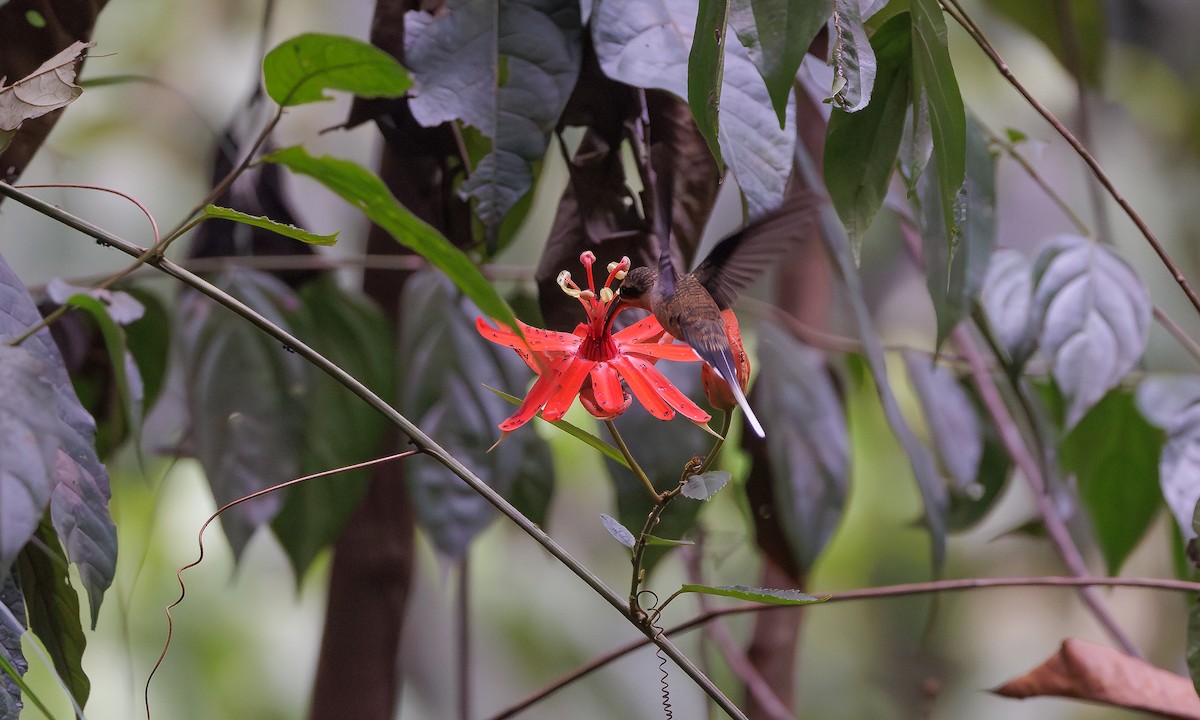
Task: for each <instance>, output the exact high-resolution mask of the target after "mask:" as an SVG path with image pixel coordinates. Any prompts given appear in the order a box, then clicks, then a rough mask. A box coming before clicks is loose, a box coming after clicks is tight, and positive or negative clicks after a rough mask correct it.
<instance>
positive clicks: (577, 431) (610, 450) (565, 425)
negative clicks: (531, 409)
mask: <svg viewBox="0 0 1200 720" xmlns="http://www.w3.org/2000/svg"><path fill="white" fill-rule="evenodd" d="M484 387H485V388H487V389H488V390H491V391H492V392H494V393H496V394H497V395H499V396H500V397H502V398H504V400H506V401H507V402H508V403H510V404H512V405H520V404H521V398H519V397H517V396H516V395H509V394H508V393H506V392H504V391H503V390H497V389H496V388H494V387H488V386H487V385H484ZM537 417H538V419H539V420H542V421H543V422H545V419H544V418H542V414H541V413H540V412H539V413H538V414H537ZM550 424H551V425H553V426H554V427H556V428H558V429H559V430H562V431H563V432H565V433H566V434H568V435H570V436H571V437H573V438H575V439H576V440H580V441H582V442H584V443H586V444H587V445H588V446H589V447H591V448H593V449H595V450H599V451H600V452H602V453H604V456H605V457H606V458H608V459H609V460H612V461H613V462H616V463H620V464H621V465H623V466H624V467H625V469H626V470H628V469H630V468H629V461H628V460H626V459H625V456H624V455H622V454H621V451H620V450H618V449H616V448H615V447H613V446H612V445H609V444H608V443H606V442H604V441H603V440H601V439H600V438H598V437H596V436H595V435H593V434H591V433H590V432H588V431H587V430H584V429H583V428H581V427H579V426H578V425H572V424H571V423H569V422H567V421H566V420H556V421H554V422H552V423H550Z"/></svg>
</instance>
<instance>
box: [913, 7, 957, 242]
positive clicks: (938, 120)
mask: <svg viewBox="0 0 1200 720" xmlns="http://www.w3.org/2000/svg"><path fill="white" fill-rule="evenodd" d="M910 8H911V11H912V31H913V39H912V42H913V104H914V106H915V105H920V104H924V105H925V107H926V108H928V110H929V128H930V132H931V134H932V138H933V159H934V162H935V163H936V165H937V181H938V182H937V184H938V188H939V193H938V194H939V195H940V197H941V204H942V219H943V226H944V227H945V228H946V245H947V247H948V248H949V250H948V252H950V253H953V252H954V248H955V246H956V245H957V240H958V234H959V232H960V231H961V228H960V227H959V223H958V219H957V218H956V217H955V214H954V209H955V207H956V198H957V197H958V191H959V188H961V187H962V184H963V178H964V177H965V175H966V145H967V117H966V109H965V108H964V107H963V101H962V95H961V94H960V92H959V89H958V81H957V80H956V79H955V77H954V67H953V66H952V65H951V64H950V50H949V47H948V46H947V44H946V20H945V18H943V17H942V8H941V6H940V5H939V4H938V0H911V3H910Z"/></svg>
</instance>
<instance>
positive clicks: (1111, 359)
mask: <svg viewBox="0 0 1200 720" xmlns="http://www.w3.org/2000/svg"><path fill="white" fill-rule="evenodd" d="M1034 278H1035V288H1036V289H1035V290H1034V296H1033V323H1034V326H1035V327H1036V329H1037V333H1038V342H1039V345H1040V347H1041V351H1042V353H1043V354H1045V355H1046V357H1047V359H1048V360H1049V361H1050V371H1051V374H1052V375H1053V377H1054V380H1055V382H1056V383H1058V386H1059V388H1060V389H1061V390H1062V393H1063V395H1064V396H1065V397H1066V399H1067V402H1068V405H1067V416H1066V423H1067V427H1071V426H1073V425H1075V423H1077V422H1079V420H1080V418H1082V417H1083V415H1084V413H1086V412H1087V411H1088V409H1090V408H1091V407H1092V406H1093V405H1095V404H1096V402H1098V401H1099V400H1100V398H1102V397H1104V394H1105V393H1107V392H1108V391H1109V389H1111V388H1113V387H1114V386H1116V384H1117V383H1118V382H1119V381H1120V380H1121V378H1123V377H1124V376H1125V374H1126V373H1128V372H1129V371H1130V370H1132V369H1133V368H1134V366H1135V365H1136V364H1137V362H1138V361H1139V360H1140V359H1141V357H1142V353H1143V352H1145V349H1146V341H1147V338H1148V336H1149V332H1150V308H1151V301H1150V294H1149V292H1148V291H1147V290H1146V287H1145V286H1144V285H1143V284H1142V282H1141V280H1140V279H1139V278H1138V276H1137V275H1136V274H1135V273H1134V271H1133V269H1132V268H1130V267H1129V265H1127V264H1126V263H1125V261H1123V260H1121V259H1120V258H1119V257H1117V256H1116V255H1115V254H1114V253H1113V252H1112V250H1110V249H1108V248H1107V247H1104V246H1103V245H1100V244H1098V243H1094V242H1091V241H1090V240H1088V239H1086V238H1082V237H1078V236H1074V235H1060V236H1058V237H1056V238H1054V239H1053V240H1051V241H1050V242H1049V243H1048V244H1047V245H1046V247H1045V248H1044V249H1043V250H1042V253H1041V255H1039V256H1038V260H1037V263H1036V265H1035V267H1034Z"/></svg>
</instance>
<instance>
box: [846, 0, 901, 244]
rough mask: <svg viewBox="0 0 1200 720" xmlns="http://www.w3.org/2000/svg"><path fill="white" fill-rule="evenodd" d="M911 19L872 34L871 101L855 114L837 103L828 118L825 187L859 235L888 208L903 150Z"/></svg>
mask: <svg viewBox="0 0 1200 720" xmlns="http://www.w3.org/2000/svg"><path fill="white" fill-rule="evenodd" d="M856 1H857V0H853V2H856ZM909 18H910V16H909V14H908V13H900V14H898V15H896V16H895V17H893V18H892V19H891V20H888V21H887V22H886V23H884V24H883V26H882V27H880V28H879V30H877V31H876V32H875V35H874V36H873V37H872V38H871V45H872V47H873V48H874V55H873V57H874V58H876V60H877V61H878V66H879V67H878V75H877V76H876V79H875V84H874V90H873V94H872V95H871V96H870V104H869V105H866V107H865V108H863V109H861V110H859V111H858V112H854V113H853V114H851V112H850V111H848V110H843V109H841V108H837V107H835V108H834V109H833V111H832V113H831V114H830V117H829V128H828V130H827V131H826V134H825V157H826V158H827V159H828V161H827V162H826V163H825V185H826V187H827V188H828V190H829V196H830V198H831V199H832V200H833V206H834V207H835V208H836V209H837V212H838V217H840V218H841V219H842V223H843V224H844V225H845V226H846V231H847V232H848V233H849V234H850V236H851V237H852V238H856V239H857V238H860V237H861V236H862V234H863V233H865V232H866V231H867V228H868V227H870V225H871V220H872V218H874V217H875V213H877V212H878V211H879V208H880V207H882V206H883V200H884V197H886V195H887V186H888V181H889V179H890V178H891V177H892V169H893V168H894V167H895V165H896V155H897V153H898V152H899V150H900V138H901V135H902V133H903V129H904V117H905V115H906V113H907V112H908V107H909V96H910V95H911V90H910V82H911V75H912V23H911V21H910V19H909ZM864 102H865V101H864Z"/></svg>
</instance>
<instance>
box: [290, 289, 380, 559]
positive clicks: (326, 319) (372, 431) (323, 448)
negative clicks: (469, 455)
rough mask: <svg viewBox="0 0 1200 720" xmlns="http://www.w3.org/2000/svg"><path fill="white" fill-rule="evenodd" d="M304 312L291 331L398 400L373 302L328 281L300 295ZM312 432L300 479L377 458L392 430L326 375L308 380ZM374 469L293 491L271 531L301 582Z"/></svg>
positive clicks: (306, 432)
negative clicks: (303, 476)
mask: <svg viewBox="0 0 1200 720" xmlns="http://www.w3.org/2000/svg"><path fill="white" fill-rule="evenodd" d="M299 298H300V302H301V306H300V308H299V309H298V310H297V311H295V312H292V313H290V314H289V315H288V320H289V321H290V322H291V323H292V329H293V332H295V333H296V336H297V337H299V338H301V339H303V340H304V341H305V342H306V343H308V344H309V346H310V347H312V348H314V349H315V350H316V351H317V352H319V353H321V354H322V355H324V356H325V357H327V358H329V359H330V360H332V361H333V362H334V363H336V364H337V365H338V367H340V368H342V369H343V370H345V371H346V372H348V373H350V374H351V375H353V376H354V377H355V378H356V379H358V380H359V381H361V382H362V383H363V384H364V385H366V386H367V387H369V388H371V389H372V390H373V391H375V393H376V394H377V395H379V396H380V397H385V398H388V397H395V385H396V381H395V373H396V358H395V338H394V335H393V332H392V329H391V324H390V323H389V322H388V320H387V318H385V317H384V315H383V313H382V312H381V311H380V310H379V309H378V308H377V307H375V305H373V304H372V303H371V302H370V301H368V300H366V299H365V298H362V297H359V296H357V295H353V294H350V293H348V292H346V291H344V290H342V289H341V288H340V287H338V284H337V283H336V282H335V281H334V279H333V277H332V276H323V277H321V278H318V279H317V280H314V281H313V282H310V283H308V284H306V285H304V286H303V287H302V288H301V289H300V291H299ZM310 375H311V376H312V378H311V383H312V385H311V391H310V393H309V398H308V402H307V415H308V420H307V425H306V426H305V429H304V450H303V454H302V455H301V462H300V472H301V474H303V475H311V474H314V473H317V472H321V471H324V470H332V469H334V468H338V467H344V466H346V465H352V464H354V463H359V462H363V461H366V460H370V459H371V458H374V457H376V456H378V455H379V453H380V452H381V450H382V448H383V445H382V441H383V437H384V435H385V433H386V431H387V428H388V423H387V421H386V420H385V419H384V418H383V416H382V415H380V414H379V413H378V412H376V411H375V410H373V409H372V408H370V407H369V406H367V405H366V404H365V403H363V402H362V401H361V400H360V399H359V398H357V397H356V396H354V395H353V394H352V393H350V392H349V391H347V390H346V388H344V387H342V385H341V383H339V382H337V381H336V380H334V379H333V378H331V377H329V376H327V375H325V374H324V373H310ZM371 473H372V469H369V468H364V469H362V470H355V471H351V472H346V473H338V474H336V475H331V476H328V477H321V478H314V479H312V480H308V481H307V482H304V483H301V484H300V485H297V486H295V487H292V488H289V489H288V490H287V491H286V492H287V496H286V498H285V499H284V502H283V507H282V508H281V509H280V511H279V514H278V515H276V516H275V518H274V519H273V520H272V521H271V527H272V529H273V530H274V531H275V535H276V537H278V538H279V541H280V544H282V545H283V548H284V550H285V551H286V552H287V554H288V557H289V559H290V560H291V561H292V567H293V568H294V569H295V571H296V576H297V577H298V578H299V577H303V576H304V574H305V572H306V571H307V570H308V568H309V566H310V565H311V564H312V561H313V559H314V558H315V557H316V556H317V554H318V553H319V552H320V551H321V550H323V549H324V548H326V547H328V546H330V545H332V544H333V542H334V541H335V540H336V539H337V537H338V535H339V534H340V532H341V530H342V527H343V526H344V525H345V523H346V520H347V519H348V518H349V517H350V514H351V513H352V512H353V511H354V508H355V507H356V506H357V505H358V503H359V501H360V500H361V499H362V496H363V494H364V493H365V492H366V488H367V483H368V481H369V479H370V476H371Z"/></svg>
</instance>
